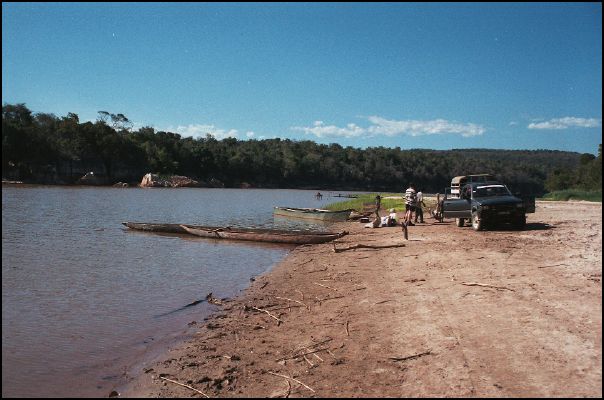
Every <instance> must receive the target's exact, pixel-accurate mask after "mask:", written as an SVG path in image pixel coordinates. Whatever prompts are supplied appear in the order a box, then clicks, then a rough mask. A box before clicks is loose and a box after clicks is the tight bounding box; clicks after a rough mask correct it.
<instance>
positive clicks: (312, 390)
mask: <svg viewBox="0 0 604 400" xmlns="http://www.w3.org/2000/svg"><path fill="white" fill-rule="evenodd" d="M267 372H268V373H269V374H271V375H275V376H280V377H281V378H285V379H291V380H292V381H294V382H296V383H299V384H300V385H302V386H304V387H305V388H306V389H308V390H310V391H311V392H313V393H315V391H314V389H313V388H311V387H310V386H308V385H307V384H305V383H303V382H300V381H299V380H297V379H296V378H292V377H291V376H287V375H281V374H277V373H275V372H271V371H267Z"/></svg>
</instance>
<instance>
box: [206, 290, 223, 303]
mask: <svg viewBox="0 0 604 400" xmlns="http://www.w3.org/2000/svg"><path fill="white" fill-rule="evenodd" d="M206 300H207V301H208V303H210V304H214V305H217V306H221V305H222V300H219V299H217V298H216V297H214V296H212V293H208V295H207V296H206Z"/></svg>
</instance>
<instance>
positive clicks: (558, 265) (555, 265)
mask: <svg viewBox="0 0 604 400" xmlns="http://www.w3.org/2000/svg"><path fill="white" fill-rule="evenodd" d="M563 265H566V266H568V264H554V265H543V266H541V267H537V268H550V267H561V266H563Z"/></svg>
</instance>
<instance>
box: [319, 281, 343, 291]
mask: <svg viewBox="0 0 604 400" xmlns="http://www.w3.org/2000/svg"><path fill="white" fill-rule="evenodd" d="M313 285H317V286H322V287H324V288H327V289H331V290H335V291H336V292H337V291H338V289H334V288H332V287H329V286H327V285H323V284H320V283H317V282H313Z"/></svg>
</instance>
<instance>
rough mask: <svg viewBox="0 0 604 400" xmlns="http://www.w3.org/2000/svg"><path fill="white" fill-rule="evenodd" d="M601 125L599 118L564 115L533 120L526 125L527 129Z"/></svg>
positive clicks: (596, 126)
mask: <svg viewBox="0 0 604 400" xmlns="http://www.w3.org/2000/svg"><path fill="white" fill-rule="evenodd" d="M600 126H602V119H600V118H577V117H564V118H553V119H550V120H549V121H544V122H537V123H535V122H533V123H530V124H529V125H528V128H529V129H569V128H599V127H600Z"/></svg>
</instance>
